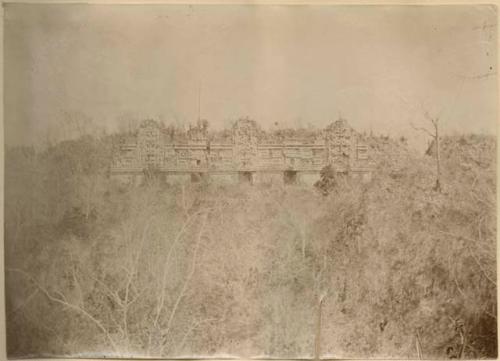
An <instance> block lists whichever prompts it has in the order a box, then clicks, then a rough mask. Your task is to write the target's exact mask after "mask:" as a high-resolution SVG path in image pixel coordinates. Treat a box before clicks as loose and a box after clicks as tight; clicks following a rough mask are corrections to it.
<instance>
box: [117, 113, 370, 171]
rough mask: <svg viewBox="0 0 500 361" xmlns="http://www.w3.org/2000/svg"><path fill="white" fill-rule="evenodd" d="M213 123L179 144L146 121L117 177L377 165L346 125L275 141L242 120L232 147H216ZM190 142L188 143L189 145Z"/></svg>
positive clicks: (121, 157)
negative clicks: (211, 133) (211, 132)
mask: <svg viewBox="0 0 500 361" xmlns="http://www.w3.org/2000/svg"><path fill="white" fill-rule="evenodd" d="M207 128H208V123H207V122H201V123H199V124H197V125H196V126H195V127H190V129H189V130H188V131H187V132H186V135H187V137H184V138H183V140H182V141H180V140H179V141H176V140H175V137H173V138H172V137H168V136H167V134H166V130H165V129H163V128H162V127H161V126H160V124H159V123H157V122H155V121H153V120H146V121H144V122H143V123H142V124H141V125H140V127H139V129H138V131H137V133H136V135H135V137H133V138H131V139H127V140H124V142H123V143H122V145H121V147H120V151H119V152H118V154H116V156H115V160H114V163H113V165H112V166H111V172H112V174H126V173H128V174H133V173H140V172H143V171H144V170H145V169H150V168H155V169H156V170H157V171H159V172H164V173H167V174H168V173H214V174H217V173H218V174H223V173H235V172H261V173H266V172H271V173H272V172H290V171H291V172H301V173H319V171H320V170H321V169H322V168H323V167H324V166H326V165H328V164H330V165H332V166H333V167H334V169H336V170H338V171H339V172H345V171H349V172H354V173H356V172H357V173H369V172H371V169H372V163H371V160H370V155H369V152H368V147H367V145H366V143H365V141H364V137H363V136H362V135H360V134H359V133H357V132H355V131H354V130H353V129H352V128H351V127H350V126H349V124H348V123H347V121H345V120H343V119H340V120H337V121H335V122H333V123H332V124H331V125H329V126H328V127H327V128H326V129H324V130H323V131H322V132H318V133H317V135H316V136H315V139H311V138H310V137H309V138H308V139H306V140H301V139H296V138H293V139H292V138H290V139H288V138H284V139H281V140H280V141H274V142H272V141H269V140H266V139H269V138H266V137H265V134H266V133H265V132H263V131H262V130H261V129H260V128H259V126H258V124H257V123H256V122H255V121H253V120H250V119H240V120H239V121H237V122H236V123H235V124H234V125H233V127H232V129H231V137H228V138H227V139H226V141H222V142H221V141H219V142H215V141H211V139H210V137H209V136H208V132H207ZM186 139H187V140H186Z"/></svg>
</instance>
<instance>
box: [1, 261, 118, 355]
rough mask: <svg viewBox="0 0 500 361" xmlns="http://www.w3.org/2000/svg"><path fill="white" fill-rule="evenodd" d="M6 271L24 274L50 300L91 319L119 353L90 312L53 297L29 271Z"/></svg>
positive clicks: (107, 333) (9, 269)
mask: <svg viewBox="0 0 500 361" xmlns="http://www.w3.org/2000/svg"><path fill="white" fill-rule="evenodd" d="M6 270H7V271H10V272H16V273H20V274H22V275H23V276H25V277H26V278H28V279H29V280H30V281H31V282H32V283H33V284H34V285H35V286H36V287H38V289H39V290H40V291H42V293H43V294H44V295H45V296H46V297H47V298H48V299H49V300H51V301H52V302H55V303H59V304H60V305H62V306H64V307H66V308H68V309H70V310H73V311H75V312H77V313H79V314H81V315H83V316H85V317H86V318H87V319H88V320H90V321H92V323H93V324H94V325H96V326H97V328H99V330H101V332H102V333H103V334H104V335H105V336H106V339H107V340H108V342H109V344H110V345H111V347H112V348H113V350H114V351H115V352H117V353H119V351H120V350H119V348H118V347H117V345H116V344H115V342H114V341H113V338H112V337H111V335H110V334H109V332H108V331H107V330H106V328H105V327H104V326H103V324H102V323H101V322H100V321H99V320H98V319H96V318H95V317H94V316H92V315H91V314H90V313H88V312H87V311H86V310H85V309H83V308H82V307H80V306H77V305H74V304H72V303H69V302H67V301H65V300H64V299H60V298H57V297H54V296H52V295H51V294H50V292H49V291H48V290H47V289H46V288H45V287H43V286H42V285H41V284H40V283H39V282H38V281H37V280H36V279H35V278H34V277H32V276H31V275H30V274H29V273H27V272H25V271H23V270H21V269H17V268H6Z"/></svg>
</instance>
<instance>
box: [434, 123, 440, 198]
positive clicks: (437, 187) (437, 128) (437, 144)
mask: <svg viewBox="0 0 500 361" xmlns="http://www.w3.org/2000/svg"><path fill="white" fill-rule="evenodd" d="M438 122H439V120H438V119H436V120H435V123H434V129H435V131H436V168H437V169H436V191H438V192H440V191H441V154H440V144H439V123H438Z"/></svg>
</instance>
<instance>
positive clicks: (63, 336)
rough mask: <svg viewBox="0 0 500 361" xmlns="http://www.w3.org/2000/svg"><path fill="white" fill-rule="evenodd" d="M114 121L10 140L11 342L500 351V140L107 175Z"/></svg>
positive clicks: (13, 349) (62, 349) (151, 351)
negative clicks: (349, 169)
mask: <svg viewBox="0 0 500 361" xmlns="http://www.w3.org/2000/svg"><path fill="white" fill-rule="evenodd" d="M115 143H116V139H115V138H113V137H109V136H107V137H104V136H103V137H100V138H96V137H90V136H84V137H80V138H78V139H75V140H71V141H65V142H60V143H58V144H56V145H54V146H51V147H49V148H47V149H45V150H43V151H40V152H36V151H35V150H34V149H32V148H11V149H8V150H7V152H6V171H5V182H6V193H5V194H6V199H5V202H6V204H5V230H6V234H5V236H6V237H5V247H6V268H7V270H6V272H7V273H6V287H7V326H8V352H9V355H10V356H26V355H28V354H31V355H38V356H41V355H70V354H71V355H78V354H81V355H86V356H99V355H103V354H106V355H108V356H113V355H114V356H130V355H143V356H145V355H149V356H170V357H174V356H183V355H184V356H188V355H214V354H218V355H222V354H236V355H240V356H258V355H268V356H273V357H312V356H313V354H314V349H315V346H314V343H315V338H316V337H317V335H318V332H317V330H316V320H317V318H316V314H317V311H318V298H319V297H324V298H323V300H324V301H323V304H322V309H321V312H322V323H321V332H320V335H321V337H320V340H321V350H322V356H323V357H326V356H327V355H329V356H334V357H368V356H378V357H398V358H405V357H410V358H416V357H419V356H421V357H425V358H431V357H449V358H481V357H496V355H497V341H496V340H497V335H496V317H497V313H496V260H495V254H496V252H495V249H496V242H495V240H496V211H495V208H496V193H495V191H496V169H495V154H496V143H495V139H494V138H493V137H491V138H490V137H485V136H476V135H469V136H457V137H444V138H443V141H442V147H443V151H442V153H443V154H442V168H443V171H442V172H443V174H442V177H443V180H442V183H443V190H442V192H436V191H434V190H433V189H432V188H433V185H434V169H435V166H434V163H433V159H432V158H431V157H430V156H426V155H418V154H414V153H412V152H410V151H409V150H408V149H407V148H406V146H405V144H404V142H403V141H400V140H397V141H396V140H392V139H389V138H381V137H372V138H371V139H370V146H371V148H372V152H373V154H374V157H375V160H376V162H377V172H376V173H375V175H374V177H373V180H372V182H370V183H368V184H363V183H359V182H351V181H349V180H348V177H346V176H342V175H340V176H337V177H335V175H332V174H331V172H328V171H327V170H325V171H324V172H323V174H322V179H321V181H320V182H318V186H317V187H316V188H314V187H306V186H300V185H287V186H283V185H278V184H257V185H254V186H250V185H245V184H226V185H223V184H217V183H207V182H200V183H190V184H185V185H175V186H174V185H168V184H163V183H161V182H156V181H154V180H153V181H149V182H147V183H146V184H144V185H142V186H140V187H126V186H124V185H123V184H120V183H119V182H117V181H115V180H113V179H111V178H109V175H108V173H107V172H108V171H107V166H108V164H109V160H110V157H111V155H112V152H113V144H115Z"/></svg>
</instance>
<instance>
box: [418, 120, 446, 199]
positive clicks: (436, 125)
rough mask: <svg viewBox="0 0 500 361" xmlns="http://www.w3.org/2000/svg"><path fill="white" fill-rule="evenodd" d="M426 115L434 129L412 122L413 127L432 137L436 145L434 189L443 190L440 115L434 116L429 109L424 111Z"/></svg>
mask: <svg viewBox="0 0 500 361" xmlns="http://www.w3.org/2000/svg"><path fill="white" fill-rule="evenodd" d="M424 116H425V118H426V119H427V120H429V121H430V122H431V124H432V130H429V129H428V128H426V127H416V126H415V125H413V124H411V126H412V128H413V129H415V130H418V131H421V132H424V133H425V134H427V135H429V136H430V137H432V140H433V144H434V147H435V157H436V185H435V186H434V190H436V191H438V192H441V154H440V144H439V116H436V117H432V116H431V115H430V114H429V112H428V111H425V112H424Z"/></svg>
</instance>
